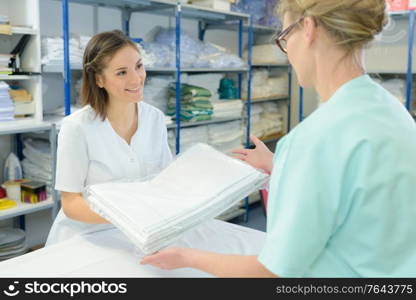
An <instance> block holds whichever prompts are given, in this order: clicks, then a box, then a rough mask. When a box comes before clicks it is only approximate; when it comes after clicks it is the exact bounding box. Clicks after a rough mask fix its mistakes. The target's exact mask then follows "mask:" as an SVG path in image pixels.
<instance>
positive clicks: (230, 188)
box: [87, 144, 268, 254]
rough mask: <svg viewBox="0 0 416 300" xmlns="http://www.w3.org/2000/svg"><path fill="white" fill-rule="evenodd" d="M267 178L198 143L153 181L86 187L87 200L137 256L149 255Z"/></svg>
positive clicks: (241, 196)
mask: <svg viewBox="0 0 416 300" xmlns="http://www.w3.org/2000/svg"><path fill="white" fill-rule="evenodd" d="M267 177H268V176H267V175H266V174H264V173H262V172H260V171H259V170H257V169H254V168H253V167H251V166H249V165H247V164H245V163H243V162H241V161H239V160H236V159H233V158H231V157H229V156H227V155H225V154H222V153H221V152H219V151H216V150H215V149H213V148H212V147H210V146H208V145H205V144H198V145H195V146H194V147H192V148H190V149H189V150H188V151H186V152H184V153H183V154H181V155H180V156H178V157H177V159H176V160H175V161H174V162H172V163H171V164H170V165H169V166H168V167H167V168H166V169H165V170H163V171H162V172H161V173H159V174H158V175H157V176H156V177H154V178H153V179H150V180H147V181H142V182H128V183H104V184H97V185H92V186H89V187H88V188H87V201H88V202H89V204H90V206H91V208H92V209H93V210H94V211H96V212H97V213H98V214H100V215H102V216H103V217H104V218H106V219H108V220H109V221H110V222H111V223H113V224H114V225H115V226H117V227H118V228H119V229H120V230H121V231H122V232H123V233H124V234H126V236H127V237H128V238H129V239H130V240H131V241H132V242H133V243H134V244H135V245H136V246H137V247H138V248H139V249H140V250H141V252H142V253H143V254H149V253H152V252H154V251H157V250H159V249H161V248H163V247H166V246H168V245H169V244H171V243H172V242H174V241H176V240H177V239H178V238H180V236H181V234H182V233H184V232H186V231H187V230H189V229H191V228H193V227H194V226H196V225H198V224H200V223H201V222H203V221H206V220H209V219H211V218H214V217H216V216H218V215H220V214H221V213H222V212H224V211H225V210H227V209H228V208H230V207H231V206H233V205H235V204H236V203H237V202H238V201H240V200H241V199H243V198H244V197H246V196H247V195H249V194H251V193H252V192H253V191H255V190H257V189H259V188H260V187H261V186H262V185H263V184H264V183H265V182H266V180H267ZM115 199H117V200H116V201H115Z"/></svg>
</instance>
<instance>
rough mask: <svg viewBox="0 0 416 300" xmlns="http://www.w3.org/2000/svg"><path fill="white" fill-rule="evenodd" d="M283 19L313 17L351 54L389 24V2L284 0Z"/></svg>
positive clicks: (369, 0)
mask: <svg viewBox="0 0 416 300" xmlns="http://www.w3.org/2000/svg"><path fill="white" fill-rule="evenodd" d="M278 11H279V14H280V16H281V17H283V16H284V14H285V13H289V15H290V16H291V17H294V18H297V17H301V16H306V17H308V16H309V17H312V18H313V19H314V20H315V21H316V22H317V24H318V25H321V26H323V27H324V28H325V29H326V30H327V31H328V33H329V34H330V35H331V36H332V37H333V38H334V39H335V41H336V42H337V44H338V45H339V46H341V47H343V48H344V49H345V50H347V52H353V51H354V50H356V49H361V48H363V47H364V46H365V45H367V44H368V43H369V42H371V41H372V40H373V39H374V37H375V35H377V34H379V33H380V32H381V31H382V30H383V27H384V26H385V25H386V24H387V21H388V17H387V13H386V0H280V4H279V7H278Z"/></svg>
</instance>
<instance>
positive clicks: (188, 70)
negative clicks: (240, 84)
mask: <svg viewBox="0 0 416 300" xmlns="http://www.w3.org/2000/svg"><path fill="white" fill-rule="evenodd" d="M248 70H249V69H248V67H246V68H218V69H213V68H184V69H181V72H182V73H231V72H248ZM146 72H149V73H152V72H153V73H175V72H176V69H173V68H147V69H146Z"/></svg>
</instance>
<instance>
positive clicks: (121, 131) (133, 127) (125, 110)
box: [107, 101, 139, 145]
mask: <svg viewBox="0 0 416 300" xmlns="http://www.w3.org/2000/svg"><path fill="white" fill-rule="evenodd" d="M137 110H138V107H137V103H127V104H126V103H119V102H115V101H113V102H111V101H110V105H109V107H108V111H107V119H108V120H109V121H110V124H111V126H112V127H113V129H114V130H115V132H117V134H118V135H119V136H120V137H121V138H123V139H124V140H125V141H126V142H127V144H129V145H130V143H131V139H132V137H133V135H134V133H135V132H136V131H137V129H138V127H139V119H138V112H137Z"/></svg>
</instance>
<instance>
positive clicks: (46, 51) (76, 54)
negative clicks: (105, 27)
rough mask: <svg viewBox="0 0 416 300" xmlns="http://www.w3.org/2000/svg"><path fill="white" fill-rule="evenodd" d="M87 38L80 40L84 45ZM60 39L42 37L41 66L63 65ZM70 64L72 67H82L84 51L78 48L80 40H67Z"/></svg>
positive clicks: (61, 40)
mask: <svg viewBox="0 0 416 300" xmlns="http://www.w3.org/2000/svg"><path fill="white" fill-rule="evenodd" d="M86 38H87V37H85V36H84V37H83V38H82V42H83V43H85V40H86ZM63 45H64V44H63V39H62V37H43V38H42V42H41V48H42V49H41V50H42V55H43V57H42V64H46V65H59V66H61V65H62V64H63V55H64V48H63V47H64V46H63ZM69 53H70V62H71V64H72V65H82V57H83V54H84V50H83V49H82V48H81V46H80V38H79V37H72V38H70V39H69Z"/></svg>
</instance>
